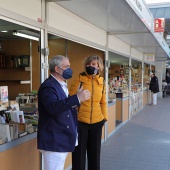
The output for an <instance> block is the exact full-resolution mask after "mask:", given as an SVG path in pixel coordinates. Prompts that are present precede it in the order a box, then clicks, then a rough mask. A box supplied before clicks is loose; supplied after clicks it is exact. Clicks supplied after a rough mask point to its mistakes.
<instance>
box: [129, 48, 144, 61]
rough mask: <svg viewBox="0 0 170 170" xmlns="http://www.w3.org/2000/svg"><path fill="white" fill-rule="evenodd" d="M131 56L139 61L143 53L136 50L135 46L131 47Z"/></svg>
mask: <svg viewBox="0 0 170 170" xmlns="http://www.w3.org/2000/svg"><path fill="white" fill-rule="evenodd" d="M131 56H132V58H134V59H137V60H141V61H142V60H143V53H142V52H140V51H138V50H136V49H135V48H131Z"/></svg>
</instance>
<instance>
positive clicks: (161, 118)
mask: <svg viewBox="0 0 170 170" xmlns="http://www.w3.org/2000/svg"><path fill="white" fill-rule="evenodd" d="M101 170H170V97H167V98H163V99H158V105H157V106H150V105H147V106H145V108H144V109H143V110H142V111H141V112H139V113H138V114H136V115H135V116H134V117H133V118H132V119H131V120H130V121H129V122H127V123H126V124H125V125H124V126H122V127H121V128H119V129H118V130H117V131H116V132H115V133H114V134H113V135H112V136H111V137H110V138H109V139H108V140H107V141H106V142H104V143H103V144H102V150H101Z"/></svg>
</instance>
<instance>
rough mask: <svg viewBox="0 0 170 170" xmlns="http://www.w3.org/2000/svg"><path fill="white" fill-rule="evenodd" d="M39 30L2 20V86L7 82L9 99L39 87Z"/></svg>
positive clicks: (0, 23) (0, 74)
mask: <svg viewBox="0 0 170 170" xmlns="http://www.w3.org/2000/svg"><path fill="white" fill-rule="evenodd" d="M39 37H40V33H39V31H37V30H33V29H30V28H27V27H24V26H21V25H18V24H15V23H11V22H8V21H4V20H0V86H8V99H9V100H15V99H16V97H17V96H18V95H19V94H24V95H25V94H28V93H31V92H32V91H37V89H38V87H39V85H40V52H39V46H40V44H39Z"/></svg>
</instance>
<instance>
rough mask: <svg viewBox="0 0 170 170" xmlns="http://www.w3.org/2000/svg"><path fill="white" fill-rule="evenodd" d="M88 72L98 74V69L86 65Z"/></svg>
mask: <svg viewBox="0 0 170 170" xmlns="http://www.w3.org/2000/svg"><path fill="white" fill-rule="evenodd" d="M86 72H87V74H89V75H93V74H97V72H98V69H97V68H95V67H92V66H89V67H86Z"/></svg>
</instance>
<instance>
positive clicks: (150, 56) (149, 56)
mask: <svg viewBox="0 0 170 170" xmlns="http://www.w3.org/2000/svg"><path fill="white" fill-rule="evenodd" d="M145 61H155V54H145Z"/></svg>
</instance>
